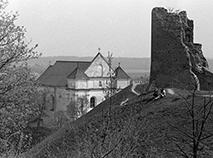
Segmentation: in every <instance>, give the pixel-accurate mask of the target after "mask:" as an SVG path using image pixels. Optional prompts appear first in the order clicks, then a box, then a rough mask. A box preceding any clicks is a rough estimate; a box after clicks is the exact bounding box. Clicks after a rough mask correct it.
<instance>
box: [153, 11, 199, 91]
mask: <svg viewBox="0 0 213 158" xmlns="http://www.w3.org/2000/svg"><path fill="white" fill-rule="evenodd" d="M179 21H180V17H179V16H176V15H174V16H169V15H168V13H167V10H165V9H159V10H158V8H156V10H153V12H152V41H151V46H152V48H151V75H150V77H151V78H150V81H155V84H156V86H157V87H179V86H183V87H187V88H190V87H191V86H192V85H191V81H193V82H194V80H195V79H194V76H193V74H192V72H191V71H190V58H189V54H188V53H187V48H186V46H185V44H184V43H183V36H184V34H183V32H182V30H181V23H178V22H179ZM180 83H181V84H182V85H180Z"/></svg>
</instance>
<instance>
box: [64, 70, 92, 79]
mask: <svg viewBox="0 0 213 158" xmlns="http://www.w3.org/2000/svg"><path fill="white" fill-rule="evenodd" d="M67 78H69V79H79V80H87V79H89V77H88V76H87V75H86V74H85V73H84V72H83V71H82V70H81V69H80V68H79V67H77V68H76V69H75V70H74V71H73V72H72V73H71V74H70V75H69V76H68V77H67Z"/></svg>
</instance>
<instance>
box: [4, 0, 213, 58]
mask: <svg viewBox="0 0 213 158" xmlns="http://www.w3.org/2000/svg"><path fill="white" fill-rule="evenodd" d="M156 6H160V7H165V8H168V7H170V8H174V9H181V10H186V11H187V14H188V17H189V19H192V20H194V24H195V28H194V41H195V42H199V43H201V44H203V52H204V55H205V56H206V57H208V58H213V54H212V51H213V12H212V9H213V0H9V6H8V8H7V10H9V11H10V10H12V11H18V12H19V14H20V16H19V18H18V21H17V24H18V25H23V26H25V27H26V29H27V35H26V37H27V39H28V40H32V41H33V42H32V43H33V44H36V43H38V45H39V47H38V49H37V50H38V51H39V52H41V53H42V54H43V56H61V55H63V56H66V55H68V56H95V55H96V53H97V52H98V48H99V47H100V48H101V52H102V54H103V55H105V56H106V55H107V52H108V51H110V52H111V53H113V56H116V57H140V58H141V57H150V50H151V49H150V40H151V39H150V38H151V10H152V8H153V7H156Z"/></svg>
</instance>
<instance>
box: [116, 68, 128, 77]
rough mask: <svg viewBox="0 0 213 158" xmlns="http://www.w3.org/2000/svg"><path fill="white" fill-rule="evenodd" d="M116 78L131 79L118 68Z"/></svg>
mask: <svg viewBox="0 0 213 158" xmlns="http://www.w3.org/2000/svg"><path fill="white" fill-rule="evenodd" d="M115 77H116V78H117V79H130V77H129V75H127V73H126V72H125V71H124V70H123V69H122V68H121V67H120V66H118V67H117V68H116V70H115Z"/></svg>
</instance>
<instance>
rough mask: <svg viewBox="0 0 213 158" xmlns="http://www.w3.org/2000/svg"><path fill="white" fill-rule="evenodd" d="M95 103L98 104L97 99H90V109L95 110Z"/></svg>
mask: <svg viewBox="0 0 213 158" xmlns="http://www.w3.org/2000/svg"><path fill="white" fill-rule="evenodd" d="M95 103H96V98H95V97H91V98H90V108H94V107H95Z"/></svg>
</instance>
